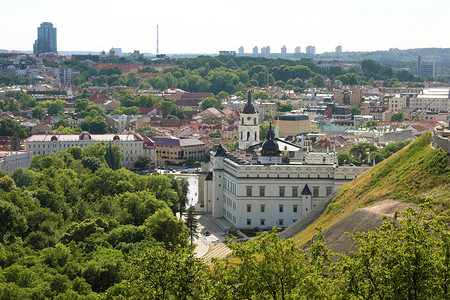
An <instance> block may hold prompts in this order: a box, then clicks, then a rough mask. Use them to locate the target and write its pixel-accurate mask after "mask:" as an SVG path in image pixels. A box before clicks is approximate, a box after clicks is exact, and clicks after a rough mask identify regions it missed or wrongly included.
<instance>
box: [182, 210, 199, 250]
mask: <svg viewBox="0 0 450 300" xmlns="http://www.w3.org/2000/svg"><path fill="white" fill-rule="evenodd" d="M184 223H185V224H186V227H187V228H188V229H189V233H190V236H191V246H192V243H193V241H194V237H195V238H198V233H197V230H198V220H197V218H196V217H195V207H194V206H191V207H189V208H188V210H187V214H186V220H185V221H184Z"/></svg>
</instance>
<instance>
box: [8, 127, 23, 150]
mask: <svg viewBox="0 0 450 300" xmlns="http://www.w3.org/2000/svg"><path fill="white" fill-rule="evenodd" d="M9 147H10V149H11V151H19V150H22V145H21V143H20V137H19V134H18V133H17V132H14V135H13V137H12V138H11V141H10V143H9Z"/></svg>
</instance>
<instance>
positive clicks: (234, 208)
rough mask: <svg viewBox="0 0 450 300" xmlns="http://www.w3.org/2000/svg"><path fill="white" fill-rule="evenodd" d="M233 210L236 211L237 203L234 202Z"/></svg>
mask: <svg viewBox="0 0 450 300" xmlns="http://www.w3.org/2000/svg"><path fill="white" fill-rule="evenodd" d="M233 210H236V202H233Z"/></svg>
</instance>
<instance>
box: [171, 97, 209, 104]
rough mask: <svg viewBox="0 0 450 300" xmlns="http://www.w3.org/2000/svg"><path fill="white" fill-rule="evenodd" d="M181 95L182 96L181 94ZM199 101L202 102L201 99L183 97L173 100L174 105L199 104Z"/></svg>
mask: <svg viewBox="0 0 450 300" xmlns="http://www.w3.org/2000/svg"><path fill="white" fill-rule="evenodd" d="M181 97H183V96H181ZM200 102H202V100H201V99H184V100H177V101H176V102H175V105H177V106H199V104H200Z"/></svg>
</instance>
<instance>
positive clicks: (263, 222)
mask: <svg viewBox="0 0 450 300" xmlns="http://www.w3.org/2000/svg"><path fill="white" fill-rule="evenodd" d="M246 221H247V226H251V225H252V219H247V220H246ZM296 221H297V219H292V223H295V222H296ZM277 225H278V226H284V219H278V221H277ZM259 226H266V219H259Z"/></svg>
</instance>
